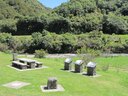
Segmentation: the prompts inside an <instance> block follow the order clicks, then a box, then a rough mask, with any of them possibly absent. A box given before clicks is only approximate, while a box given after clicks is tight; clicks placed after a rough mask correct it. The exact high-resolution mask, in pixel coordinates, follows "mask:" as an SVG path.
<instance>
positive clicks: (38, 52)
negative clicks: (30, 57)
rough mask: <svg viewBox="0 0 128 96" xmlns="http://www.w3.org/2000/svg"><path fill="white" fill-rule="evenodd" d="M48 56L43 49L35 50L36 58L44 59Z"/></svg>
mask: <svg viewBox="0 0 128 96" xmlns="http://www.w3.org/2000/svg"><path fill="white" fill-rule="evenodd" d="M45 55H46V52H45V51H44V50H43V49H41V50H35V57H36V58H44V57H45Z"/></svg>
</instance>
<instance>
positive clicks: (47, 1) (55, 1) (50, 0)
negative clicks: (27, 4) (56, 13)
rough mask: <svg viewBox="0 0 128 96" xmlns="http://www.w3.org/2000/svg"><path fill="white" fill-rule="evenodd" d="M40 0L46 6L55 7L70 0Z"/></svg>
mask: <svg viewBox="0 0 128 96" xmlns="http://www.w3.org/2000/svg"><path fill="white" fill-rule="evenodd" d="M38 1H39V2H41V3H42V4H43V5H45V6H46V7H50V8H55V7H57V6H59V5H60V4H61V3H63V2H67V1H69V0H38Z"/></svg>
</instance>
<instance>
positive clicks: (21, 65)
mask: <svg viewBox="0 0 128 96" xmlns="http://www.w3.org/2000/svg"><path fill="white" fill-rule="evenodd" d="M12 66H13V67H16V68H19V69H27V65H26V64H24V63H21V62H18V61H12Z"/></svg>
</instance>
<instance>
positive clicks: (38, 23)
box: [0, 0, 128, 35]
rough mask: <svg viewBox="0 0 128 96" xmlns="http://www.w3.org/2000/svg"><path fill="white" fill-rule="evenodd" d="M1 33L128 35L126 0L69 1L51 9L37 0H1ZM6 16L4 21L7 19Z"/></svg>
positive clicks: (127, 4)
mask: <svg viewBox="0 0 128 96" xmlns="http://www.w3.org/2000/svg"><path fill="white" fill-rule="evenodd" d="M0 2H1V4H0V32H8V33H12V34H13V35H31V34H32V33H34V32H43V30H47V31H50V32H54V33H57V34H64V33H67V32H68V33H73V34H81V33H88V32H91V31H94V30H99V31H103V32H104V33H107V34H112V33H115V34H128V10H127V9H128V1H127V0H70V1H69V2H66V3H62V4H61V5H60V6H58V7H56V8H55V9H53V10H50V9H48V8H46V7H44V6H43V5H41V4H40V3H39V2H38V1H36V0H0ZM6 19H7V20H6Z"/></svg>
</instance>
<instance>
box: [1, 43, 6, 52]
mask: <svg viewBox="0 0 128 96" xmlns="http://www.w3.org/2000/svg"><path fill="white" fill-rule="evenodd" d="M0 51H1V52H7V51H8V46H7V44H4V43H0Z"/></svg>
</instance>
